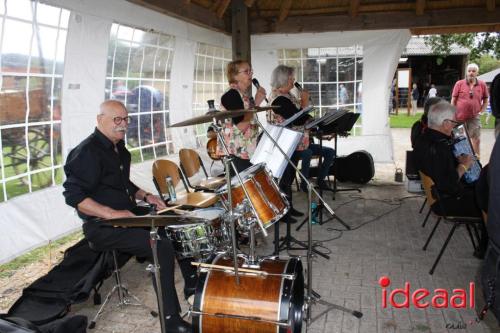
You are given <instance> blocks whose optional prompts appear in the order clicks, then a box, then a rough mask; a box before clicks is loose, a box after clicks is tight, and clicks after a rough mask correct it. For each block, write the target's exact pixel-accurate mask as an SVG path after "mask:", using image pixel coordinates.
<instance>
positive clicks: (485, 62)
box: [476, 55, 500, 74]
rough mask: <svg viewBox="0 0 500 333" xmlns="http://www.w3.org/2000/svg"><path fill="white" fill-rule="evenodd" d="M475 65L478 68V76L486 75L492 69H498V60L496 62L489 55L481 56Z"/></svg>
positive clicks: (499, 66) (499, 63)
mask: <svg viewBox="0 0 500 333" xmlns="http://www.w3.org/2000/svg"><path fill="white" fill-rule="evenodd" d="M476 63H477V65H478V66H479V74H484V73H488V72H491V71H492V70H494V69H497V68H500V60H497V59H495V58H493V57H492V56H490V55H483V56H481V58H479V59H478V60H477V62H476Z"/></svg>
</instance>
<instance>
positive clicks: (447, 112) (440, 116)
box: [428, 102, 455, 128]
mask: <svg viewBox="0 0 500 333" xmlns="http://www.w3.org/2000/svg"><path fill="white" fill-rule="evenodd" d="M454 116H455V107H454V106H453V105H451V104H450V103H448V102H439V103H437V104H434V105H433V106H431V108H430V109H429V115H428V125H429V127H430V128H437V127H440V126H441V125H442V124H443V122H444V121H445V120H446V119H453V118H454Z"/></svg>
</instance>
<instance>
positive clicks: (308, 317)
mask: <svg viewBox="0 0 500 333" xmlns="http://www.w3.org/2000/svg"><path fill="white" fill-rule="evenodd" d="M255 120H256V122H257V124H258V125H259V126H260V128H262V130H263V132H264V133H265V134H266V135H267V136H268V137H269V139H270V140H271V141H272V142H273V144H274V145H275V147H277V148H278V150H279V151H280V152H281V154H283V156H284V157H285V158H286V159H287V161H288V163H290V165H291V166H292V167H293V168H294V169H295V171H297V172H298V173H299V175H300V177H301V178H302V179H303V180H304V181H305V182H306V184H307V199H308V200H307V201H308V203H309V205H308V208H307V214H308V223H307V245H308V246H307V294H306V299H305V321H306V323H307V326H309V325H310V324H311V323H312V322H314V321H316V320H317V319H318V318H319V317H321V316H323V315H324V314H326V313H328V312H329V311H331V310H333V309H335V310H340V311H343V312H347V313H350V314H352V315H353V316H355V317H357V318H361V317H362V316H363V314H362V313H361V312H359V311H355V310H351V309H348V308H346V307H343V306H340V305H337V304H333V303H329V302H327V301H324V300H322V299H321V295H320V294H318V293H317V292H315V291H313V289H312V259H313V252H315V253H317V252H319V251H316V250H313V244H312V209H311V202H312V194H313V192H314V193H315V194H316V196H317V197H318V199H319V200H320V201H321V202H322V203H323V204H324V208H326V210H328V212H329V213H330V214H331V215H332V216H333V217H334V218H335V217H337V215H336V214H335V212H334V211H333V209H332V208H331V207H330V206H329V205H328V204H327V203H326V202H325V200H324V199H323V198H322V197H321V196H320V194H319V193H318V192H317V191H316V189H315V188H314V185H313V184H312V183H311V182H309V181H308V180H307V178H306V177H304V175H303V174H302V173H301V172H300V171H299V170H298V169H297V166H296V165H295V164H294V163H293V162H292V160H291V159H290V158H289V157H288V155H287V154H286V153H285V152H284V151H283V150H282V149H281V147H280V146H279V145H278V143H277V142H276V140H274V138H273V137H272V136H271V135H270V134H269V132H268V131H267V130H266V129H265V128H264V126H263V125H262V123H261V122H260V121H259V120H258V118H257V117H255ZM302 244H304V243H302ZM304 245H305V244H304ZM315 304H321V305H326V306H327V308H326V310H324V311H323V312H321V313H320V314H319V315H317V316H316V317H314V318H312V312H311V309H312V306H313V305H315Z"/></svg>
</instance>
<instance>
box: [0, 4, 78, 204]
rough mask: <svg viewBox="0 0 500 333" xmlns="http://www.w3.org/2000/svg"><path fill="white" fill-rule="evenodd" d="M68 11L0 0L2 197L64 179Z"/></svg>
mask: <svg viewBox="0 0 500 333" xmlns="http://www.w3.org/2000/svg"><path fill="white" fill-rule="evenodd" d="M69 14H70V12H69V11H67V10H64V9H61V8H57V7H53V6H48V5H45V4H41V3H38V2H32V1H30V0H4V1H1V2H0V150H1V152H2V154H0V168H1V172H0V201H6V200H8V199H10V198H12V197H15V196H18V195H21V194H24V193H29V192H33V191H36V190H39V189H42V188H45V187H49V186H52V185H56V184H61V183H62V175H63V171H62V154H61V99H60V97H61V89H62V76H63V68H64V52H65V47H66V35H67V30H68V20H69Z"/></svg>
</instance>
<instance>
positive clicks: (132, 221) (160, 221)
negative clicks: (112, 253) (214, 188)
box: [101, 215, 207, 227]
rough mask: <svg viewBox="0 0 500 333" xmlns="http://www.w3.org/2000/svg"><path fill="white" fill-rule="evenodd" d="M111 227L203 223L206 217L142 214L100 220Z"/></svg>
mask: <svg viewBox="0 0 500 333" xmlns="http://www.w3.org/2000/svg"><path fill="white" fill-rule="evenodd" d="M101 222H103V223H107V224H111V225H112V226H113V227H168V226H171V225H179V224H191V223H205V222H207V220H206V219H203V218H199V217H193V216H185V215H144V216H131V217H119V218H115V219H108V220H102V221H101Z"/></svg>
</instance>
